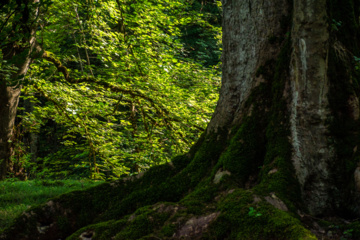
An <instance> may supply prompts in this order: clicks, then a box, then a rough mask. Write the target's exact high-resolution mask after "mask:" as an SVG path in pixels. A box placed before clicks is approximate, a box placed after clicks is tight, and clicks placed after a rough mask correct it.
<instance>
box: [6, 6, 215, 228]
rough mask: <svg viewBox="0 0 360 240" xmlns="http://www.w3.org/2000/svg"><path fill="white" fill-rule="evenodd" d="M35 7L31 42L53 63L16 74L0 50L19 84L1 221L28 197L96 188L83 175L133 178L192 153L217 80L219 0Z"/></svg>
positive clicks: (38, 62) (32, 200)
mask: <svg viewBox="0 0 360 240" xmlns="http://www.w3.org/2000/svg"><path fill="white" fill-rule="evenodd" d="M15 7H17V6H16V3H15V2H13V5H11V4H8V5H5V3H4V4H3V5H2V6H1V8H0V21H1V22H0V26H1V32H0V35H1V39H5V41H3V42H2V45H3V46H5V45H6V40H8V36H9V32H11V31H14V29H13V28H14V26H12V25H11V24H9V23H10V22H11V19H12V18H20V17H21V16H17V15H16V14H13V13H14V12H15V10H14V11H12V10H11V8H14V9H15ZM21 7H25V6H21ZM26 7H27V6H26ZM30 7H39V14H38V16H37V18H36V21H37V22H38V23H39V27H38V29H37V32H36V38H37V41H38V43H39V44H40V46H41V48H42V49H44V50H46V53H47V55H48V56H50V57H51V59H49V58H48V59H46V58H41V57H39V58H36V59H35V60H33V62H32V63H31V66H30V69H29V71H28V73H27V74H26V76H21V77H22V78H21V79H12V78H11V76H12V74H13V73H14V72H16V71H17V69H16V67H14V66H13V65H12V63H11V62H8V61H6V60H4V56H3V54H2V53H0V66H1V67H0V68H1V70H0V74H1V75H2V77H3V79H6V81H7V85H8V86H16V85H18V84H19V81H22V85H23V86H22V90H21V98H20V101H19V107H18V112H17V116H16V122H15V127H14V134H13V138H12V139H11V145H12V157H11V160H10V164H9V166H8V173H7V179H6V180H5V181H3V182H1V183H0V184H1V185H0V188H1V189H2V192H1V194H0V212H1V214H0V215H1V216H2V217H1V219H0V222H1V224H0V228H2V227H5V226H7V225H8V224H9V223H10V222H11V220H12V219H13V218H14V217H15V216H17V215H18V214H19V213H21V212H22V211H23V210H24V209H26V208H27V207H28V206H30V205H32V204H37V203H41V202H44V201H46V199H47V198H48V197H53V196H55V195H58V194H60V193H63V192H67V191H70V190H74V189H79V188H85V187H88V186H92V185H94V184H98V183H94V182H93V181H89V180H111V179H116V178H119V177H123V176H127V175H133V174H138V173H139V172H142V171H145V170H146V169H148V168H149V167H151V166H154V165H159V164H163V163H165V162H169V161H170V159H171V157H173V156H175V155H177V154H181V153H184V152H187V151H188V149H189V147H190V146H191V145H193V144H194V142H195V141H196V140H197V139H198V138H199V135H200V134H201V133H202V132H203V131H204V129H205V128H206V125H207V123H208V122H209V121H210V118H211V115H212V112H213V110H214V108H215V104H216V102H217V99H218V90H219V87H220V80H221V61H220V55H221V3H220V1H211V0H192V1H183V0H176V1H174V0H171V1H170V0H163V1H147V0H141V1H124V0H123V1H122V0H116V1H89V0H82V1H41V2H39V3H37V4H33V5H32V6H30ZM8 8H9V9H8ZM15 31H17V29H15ZM16 34H18V35H19V36H18V38H21V37H22V36H21V34H22V33H21V32H20V31H19V32H17V33H16ZM54 61H58V62H59V63H60V64H61V66H62V67H65V68H66V70H67V71H68V73H69V74H70V76H71V79H72V82H71V83H70V82H69V81H67V80H68V79H66V78H65V77H64V73H63V72H61V71H59V67H58V65H56V64H54ZM23 77H24V78H23ZM84 79H86V80H87V81H84ZM18 180H28V181H26V182H20V181H18ZM79 180H80V181H79Z"/></svg>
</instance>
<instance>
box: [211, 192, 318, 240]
mask: <svg viewBox="0 0 360 240" xmlns="http://www.w3.org/2000/svg"><path fill="white" fill-rule="evenodd" d="M250 207H252V208H254V209H256V212H257V213H260V214H261V215H252V214H249V208H250ZM217 210H219V211H221V214H220V216H219V217H218V218H217V220H216V221H214V222H213V223H212V224H211V225H210V231H209V233H208V235H209V236H212V238H210V237H209V239H316V237H315V236H313V235H312V234H311V233H310V231H308V230H306V229H305V228H304V226H302V224H301V222H300V221H299V220H298V219H296V218H294V217H292V216H291V215H290V214H289V213H287V212H284V211H280V210H278V209H276V208H274V207H273V206H271V205H270V204H268V203H267V202H266V201H264V200H262V201H260V202H257V203H255V202H254V196H253V193H252V192H251V191H248V190H242V189H237V190H235V191H234V192H232V193H230V194H228V195H227V196H226V197H224V198H223V199H222V201H220V202H219V204H218V209H217Z"/></svg>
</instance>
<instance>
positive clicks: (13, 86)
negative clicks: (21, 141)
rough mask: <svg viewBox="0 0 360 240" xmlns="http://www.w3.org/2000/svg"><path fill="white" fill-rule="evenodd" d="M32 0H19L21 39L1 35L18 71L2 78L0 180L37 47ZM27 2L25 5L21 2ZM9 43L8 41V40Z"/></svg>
mask: <svg viewBox="0 0 360 240" xmlns="http://www.w3.org/2000/svg"><path fill="white" fill-rule="evenodd" d="M37 2H38V0H33V1H30V2H29V1H27V0H24V1H19V3H18V5H17V7H16V9H15V10H16V12H15V15H17V14H19V15H20V16H21V18H20V20H14V22H13V23H12V25H13V29H16V26H18V25H20V26H21V27H20V28H19V29H20V30H19V31H21V34H23V38H22V39H16V38H15V37H14V36H13V33H11V34H9V37H8V39H12V38H15V39H16V40H14V41H11V40H10V41H9V40H7V39H2V42H3V43H4V47H3V48H2V49H1V50H2V53H3V59H4V60H7V61H8V62H10V63H11V64H13V66H15V67H17V69H18V70H17V72H16V73H14V74H13V75H12V77H11V83H9V82H7V81H6V79H5V78H4V77H3V76H2V78H0V180H2V179H5V178H6V174H7V170H8V165H9V161H10V158H11V155H12V148H11V137H12V135H13V128H14V122H15V117H16V111H17V106H18V103H19V97H20V92H21V86H22V80H23V78H24V76H25V75H26V73H27V71H28V69H29V66H30V62H31V54H32V52H33V50H34V48H35V41H36V36H35V35H36V27H37V26H36V25H35V23H34V22H33V23H32V25H30V24H29V23H30V22H32V21H34V20H35V19H36V16H37V14H38V7H31V6H30V5H31V4H32V3H37ZM22 4H23V5H24V6H26V7H24V8H23V9H22V8H21V5H22ZM5 43H6V44H5Z"/></svg>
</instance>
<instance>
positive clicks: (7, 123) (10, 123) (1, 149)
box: [0, 82, 20, 180]
mask: <svg viewBox="0 0 360 240" xmlns="http://www.w3.org/2000/svg"><path fill="white" fill-rule="evenodd" d="M19 96H20V88H19V87H17V88H16V87H15V88H13V87H7V86H6V85H5V83H4V82H3V83H2V84H1V85H0V103H1V104H0V116H1V117H0V159H1V164H0V180H1V179H4V178H5V177H6V174H7V170H8V165H9V161H10V157H11V155H12V149H11V137H12V134H13V128H14V121H15V116H16V108H17V105H18V102H19Z"/></svg>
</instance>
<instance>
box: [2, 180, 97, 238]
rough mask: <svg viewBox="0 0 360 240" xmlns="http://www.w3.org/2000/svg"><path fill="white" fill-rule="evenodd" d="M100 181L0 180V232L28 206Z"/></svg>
mask: <svg viewBox="0 0 360 240" xmlns="http://www.w3.org/2000/svg"><path fill="white" fill-rule="evenodd" d="M100 183H102V182H94V181H89V180H56V181H54V180H29V181H18V180H16V179H8V180H6V181H2V182H0V232H1V230H3V229H4V228H6V227H8V226H10V224H11V222H12V221H13V220H14V219H15V218H16V217H17V216H19V215H20V214H21V213H22V212H24V211H25V210H26V209H28V208H29V207H30V206H34V205H38V204H41V203H45V202H46V201H47V200H48V199H49V198H52V197H55V196H57V195H60V194H63V193H67V192H70V191H74V190H82V189H86V188H89V187H92V186H95V185H98V184H100Z"/></svg>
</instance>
